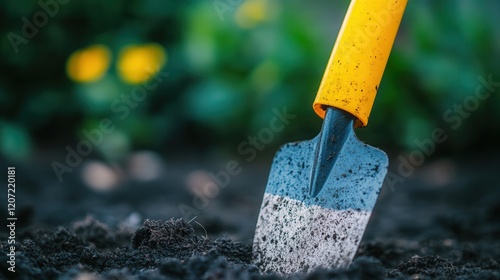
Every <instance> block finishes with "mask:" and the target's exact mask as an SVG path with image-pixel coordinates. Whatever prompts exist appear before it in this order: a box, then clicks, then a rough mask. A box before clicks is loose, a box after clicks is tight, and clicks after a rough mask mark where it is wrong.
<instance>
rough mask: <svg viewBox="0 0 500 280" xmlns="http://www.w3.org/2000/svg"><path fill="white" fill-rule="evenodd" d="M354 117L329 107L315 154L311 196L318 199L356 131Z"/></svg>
mask: <svg viewBox="0 0 500 280" xmlns="http://www.w3.org/2000/svg"><path fill="white" fill-rule="evenodd" d="M354 121H355V118H354V116H353V115H351V114H349V113H347V112H345V111H342V110H340V109H337V108H333V107H328V108H327V109H326V115H325V119H324V121H323V126H322V128H321V132H320V135H319V141H318V145H317V146H316V151H315V153H314V162H313V168H312V174H311V181H310V187H309V196H311V197H316V196H317V195H318V194H319V192H320V191H321V189H323V186H324V185H325V182H326V180H327V179H328V176H329V175H330V174H331V173H332V169H333V167H334V166H335V163H336V162H337V158H338V155H339V153H340V151H341V150H342V148H343V147H344V144H345V142H346V140H347V136H348V135H349V133H350V132H351V131H352V130H353V129H354Z"/></svg>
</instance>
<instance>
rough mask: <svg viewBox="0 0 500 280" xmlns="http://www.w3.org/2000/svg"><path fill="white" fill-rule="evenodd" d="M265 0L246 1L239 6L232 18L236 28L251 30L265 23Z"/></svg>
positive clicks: (266, 7) (266, 15)
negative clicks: (236, 25)
mask: <svg viewBox="0 0 500 280" xmlns="http://www.w3.org/2000/svg"><path fill="white" fill-rule="evenodd" d="M266 1H267V0H247V1H245V2H244V3H243V4H241V6H239V8H238V10H237V11H236V13H235V15H234V17H235V21H236V23H237V24H238V26H240V27H242V28H253V27H255V26H256V25H257V24H259V23H261V22H263V21H265V20H266V19H267V17H268V13H267V10H268V9H269V7H268V5H267V3H266Z"/></svg>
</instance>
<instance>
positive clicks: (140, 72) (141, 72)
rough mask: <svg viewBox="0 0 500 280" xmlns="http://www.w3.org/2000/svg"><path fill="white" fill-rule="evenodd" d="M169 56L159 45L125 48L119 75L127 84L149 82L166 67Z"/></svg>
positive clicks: (120, 62)
mask: <svg viewBox="0 0 500 280" xmlns="http://www.w3.org/2000/svg"><path fill="white" fill-rule="evenodd" d="M166 58H167V54H166V52H165V50H164V49H163V47H162V46H160V45H158V44H154V43H151V44H144V45H133V46H127V47H125V48H124V49H123V50H122V51H121V52H120V54H119V57H118V73H119V75H120V77H121V78H122V79H123V80H124V81H125V82H127V83H130V84H139V83H142V82H144V81H146V80H149V79H150V78H152V77H153V76H154V75H156V74H157V73H158V71H160V69H161V68H162V67H163V66H164V65H165V62H166Z"/></svg>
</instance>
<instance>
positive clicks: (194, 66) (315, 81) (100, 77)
mask: <svg viewBox="0 0 500 280" xmlns="http://www.w3.org/2000/svg"><path fill="white" fill-rule="evenodd" d="M40 3H42V4H40ZM348 4H349V1H347V0H342V1H326V0H317V1H312V2H311V1H296V0H289V1H271V0H242V1H229V0H216V1H160V0H144V1H127V2H126V3H125V2H123V1H117V0H108V1H97V0H88V1H69V0H65V1H63V0H60V1H57V0H52V1H50V0H47V1H45V2H44V1H40V2H37V1H14V0H7V1H2V2H1V3H0V15H1V16H0V22H1V23H0V30H1V34H2V41H1V45H0V55H1V60H0V64H1V67H0V73H1V75H0V155H1V157H2V158H3V161H4V163H5V164H7V162H8V163H18V164H25V165H24V166H30V164H33V165H36V166H41V167H40V170H41V171H39V173H40V174H43V175H40V176H42V177H43V176H45V177H46V178H47V181H41V182H42V183H40V182H39V181H37V179H25V180H28V181H27V182H26V184H27V185H29V184H31V185H35V186H38V187H40V188H43V187H46V186H48V183H46V182H49V181H50V182H53V181H56V179H58V175H57V173H58V172H60V174H63V175H61V176H62V178H63V180H66V179H68V180H66V181H65V184H70V183H71V184H73V183H75V184H76V183H77V182H79V180H80V178H83V180H84V183H85V184H87V185H90V186H93V187H94V188H96V189H106V188H108V187H109V186H114V185H116V184H118V183H117V182H122V179H120V178H124V177H127V176H132V177H133V178H136V179H138V180H143V181H148V180H151V179H155V178H158V177H159V176H167V175H165V174H167V173H168V172H170V173H168V174H173V173H175V170H178V169H183V168H184V170H188V172H187V174H188V175H186V176H184V177H182V178H181V179H179V184H184V185H187V186H188V187H189V186H194V187H192V188H196V185H197V184H198V185H200V184H202V183H197V182H205V181H206V180H209V179H207V174H206V173H203V172H201V173H200V172H198V171H197V170H199V169H200V170H206V171H211V170H212V171H217V170H221V169H223V168H224V163H225V162H227V161H228V160H230V159H235V160H236V161H238V162H240V163H244V162H245V161H247V159H248V157H249V156H248V154H246V155H245V154H242V153H241V152H239V151H238V147H239V146H240V145H242V143H243V142H249V138H248V137H251V136H258V133H259V132H260V131H261V130H262V129H264V128H266V127H269V121H270V120H271V119H272V118H273V116H274V115H275V113H274V112H273V109H277V110H279V111H282V110H283V109H284V108H285V107H286V110H287V112H288V113H290V114H294V115H296V118H294V119H293V120H291V121H290V123H289V124H288V125H287V126H286V128H285V129H284V130H283V131H282V132H279V133H275V134H274V135H273V137H272V141H270V142H269V143H267V144H266V145H265V147H264V148H263V149H262V151H260V150H259V151H258V156H257V157H256V158H257V160H256V161H252V162H251V163H250V166H251V167H249V168H250V169H251V170H253V169H256V170H257V171H255V172H254V173H255V174H259V176H258V178H260V179H255V180H256V181H254V182H253V183H254V184H258V185H259V188H260V189H259V190H263V188H264V186H265V181H266V177H267V172H268V169H269V166H270V163H271V158H272V155H273V154H274V152H275V151H276V149H277V148H278V147H279V146H280V145H282V144H283V143H286V142H291V141H297V140H304V139H310V138H313V137H314V136H315V135H316V134H317V133H318V132H319V129H320V126H321V119H320V118H318V117H317V116H316V115H315V114H314V112H313V110H312V101H313V99H314V97H315V94H316V91H317V89H318V86H319V83H320V80H321V78H322V75H323V71H324V68H325V65H326V63H327V60H328V58H329V55H330V52H331V49H332V47H333V44H334V42H335V38H336V35H337V33H338V31H339V28H340V25H341V23H342V20H343V17H344V15H345V12H346V10H347V6H348ZM499 10H500V2H499V1H495V0H488V1H482V2H481V3H480V4H479V3H477V1H473V0H461V1H444V2H436V1H430V0H429V1H425V0H421V1H410V2H409V4H408V6H407V9H406V13H405V15H404V17H403V22H402V24H401V27H400V31H399V34H398V36H397V40H396V42H395V45H394V48H393V51H392V53H391V57H390V59H389V63H388V66H387V69H386V72H385V74H384V77H383V80H382V83H381V86H380V89H379V93H378V96H377V99H376V102H375V105H374V108H373V111H372V115H371V118H370V124H369V126H368V127H366V128H363V129H359V130H358V132H357V133H358V136H359V137H360V138H361V139H362V140H363V141H365V142H367V143H369V144H371V145H373V146H378V147H380V148H382V149H384V150H385V151H387V152H388V153H389V154H390V156H391V157H397V156H398V155H399V154H407V153H410V152H411V151H414V150H416V149H419V146H418V145H417V144H416V141H415V140H423V139H428V138H430V137H431V136H432V131H433V130H434V129H436V128H441V129H443V130H444V131H445V133H446V135H447V136H449V137H448V139H447V140H446V142H445V143H443V144H440V145H437V147H436V150H435V152H434V153H432V154H431V155H430V156H428V157H427V158H426V160H428V159H430V160H433V159H436V158H441V157H454V156H465V155H471V154H476V153H480V154H484V153H485V152H487V153H490V152H491V151H498V150H499V148H498V143H499V141H500V129H499V128H500V110H499V109H498V106H499V105H500V96H499V92H500V85H499V84H498V83H499V82H500V64H499V63H498V62H499V61H500V31H499V28H498V27H499V26H500V17H498V11H499ZM488 81H489V84H488ZM478 87H479V88H480V91H481V92H482V93H484V94H486V93H488V92H489V93H490V96H489V97H488V98H486V100H484V101H483V100H479V99H477V98H476V97H474V96H475V94H476V92H477V89H478ZM456 106H459V107H456ZM459 108H462V109H460V110H462V111H460V110H459ZM463 108H465V109H463ZM464 110H465V111H464ZM89 135H90V136H89ZM101 136H102V137H101ZM82 141H87V142H82ZM88 141H90V142H92V141H95V142H96V143H98V144H96V145H91V146H90V147H88V146H85V145H84V144H81V143H88ZM92 143H93V142H92ZM79 144H80V146H79ZM78 149H80V152H79V153H80V156H81V160H82V162H84V163H86V164H83V165H81V164H80V163H78V164H76V163H75V162H77V161H78V160H77V159H75V158H72V159H71V160H73V163H75V164H74V165H75V166H76V167H75V166H70V164H68V155H69V154H71V153H72V152H71V150H72V151H77V150H78ZM81 151H84V152H83V154H85V155H82V152H81ZM87 154H88V155H87ZM493 154H494V153H490V155H493ZM213 161H215V162H221V164H220V165H217V164H212V162H213ZM89 162H90V163H89ZM54 163H58V164H61V165H57V164H56V165H54ZM203 164H205V167H200V166H199V165H203ZM62 165H64V166H65V167H63V166H62ZM179 166H185V167H179ZM186 166H187V167H186ZM75 168H76V169H78V170H79V171H78V172H73V171H74V169H75ZM80 168H83V169H80ZM252 168H253V169H252ZM30 170H31V169H30V168H25V172H27V173H30V172H31V173H30V174H32V175H33V174H35V173H36V172H35V171H33V170H35V169H32V170H31V171H30ZM55 170H59V171H55ZM165 170H167V171H165ZM245 170H249V169H248V168H247V169H245ZM197 172H198V173H197ZM37 174H38V173H37ZM81 174H83V175H82V177H80V175H81ZM134 174H135V175H134ZM249 174H250V173H245V174H244V176H243V177H242V178H247V179H245V180H247V181H246V182H247V183H248V184H250V183H251V182H252V180H254V178H255V177H253V176H250V175H249ZM252 174H253V173H252ZM20 176H21V175H20ZM33 176H34V177H36V176H38V175H33ZM134 176H135V177H134ZM172 176H173V175H172ZM245 176H247V177H245ZM30 177H31V175H30ZM29 180H32V181H29ZM169 180H170V179H169ZM238 180H240V181H244V180H243V179H238ZM68 182H69V183H68ZM172 182H175V180H174V181H172ZM54 184H55V183H54ZM172 184H173V183H172ZM60 199H61V200H67V201H77V195H71V196H70V195H69V194H68V196H61V197H60ZM181 201H183V200H181ZM186 201H190V198H189V196H186ZM251 203H253V204H258V201H257V202H255V201H252V202H251ZM253 204H252V205H253ZM89 207H90V206H89ZM172 207H173V209H175V208H176V207H177V205H173V206H172ZM175 211H176V210H175ZM52 214H54V213H52ZM67 215H71V213H67ZM52 217H53V216H52Z"/></svg>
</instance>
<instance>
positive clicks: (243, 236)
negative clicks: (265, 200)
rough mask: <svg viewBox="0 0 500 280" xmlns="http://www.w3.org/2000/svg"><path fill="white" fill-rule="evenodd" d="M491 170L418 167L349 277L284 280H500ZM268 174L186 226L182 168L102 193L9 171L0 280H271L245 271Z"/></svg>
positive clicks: (499, 223)
mask: <svg viewBox="0 0 500 280" xmlns="http://www.w3.org/2000/svg"><path fill="white" fill-rule="evenodd" d="M0 166H1V167H2V168H3V169H2V170H5V168H4V165H0ZM207 166H209V167H208V168H205V170H207V171H214V170H220V169H217V168H214V166H215V167H218V166H219V165H217V164H215V165H214V164H210V165H207ZM222 166H223V165H222ZM498 167H500V164H499V162H498V160H496V159H495V160H484V159H477V160H467V161H457V160H454V161H451V160H439V161H434V162H432V163H429V164H426V165H425V166H422V167H420V168H419V169H418V170H417V172H416V173H415V174H414V175H413V176H412V177H410V178H409V179H406V180H405V181H404V182H402V183H400V184H398V185H396V186H394V188H393V189H391V188H390V187H388V186H385V187H384V189H383V192H382V193H381V197H380V199H379V202H378V204H377V206H376V209H375V210H374V213H373V216H372V219H371V221H370V223H369V226H368V229H367V232H366V234H365V236H364V238H363V241H362V244H361V246H360V248H359V250H358V253H357V256H356V258H355V260H354V262H353V263H352V265H351V266H350V267H349V268H348V269H329V270H324V269H319V270H316V271H314V272H312V273H310V274H297V275H294V276H292V277H291V278H293V279H387V278H390V279H500V239H499V236H500V215H499V213H500V186H499V183H498V181H497V180H498V179H499V177H498V171H499V169H498ZM176 168H177V169H176ZM199 168H200V167H199V166H196V169H199ZM267 168H268V167H267V166H262V167H255V165H254V166H244V167H243V170H244V171H243V172H242V174H241V175H238V177H235V178H234V180H232V181H231V184H230V185H229V186H228V187H226V188H224V189H221V190H220V193H219V195H218V196H217V197H215V198H213V199H211V201H210V205H209V206H208V207H207V208H206V209H204V210H203V211H201V213H200V214H199V216H198V217H197V218H196V219H195V220H193V221H191V222H189V223H188V222H187V221H185V220H183V219H179V218H180V216H181V215H180V213H179V211H178V208H177V207H178V205H179V203H186V204H188V205H189V203H191V201H192V194H191V193H190V192H188V191H187V190H186V188H183V187H182V186H184V185H185V183H184V182H185V181H184V178H185V177H186V175H187V174H188V173H189V172H190V171H191V170H194V168H193V166H191V165H189V164H180V163H176V164H175V165H174V164H172V165H171V166H169V165H166V166H165V170H168V172H166V175H165V176H164V177H162V178H159V179H157V180H155V181H152V182H147V183H144V182H139V181H137V180H134V179H133V178H130V179H129V180H128V181H125V182H123V183H122V184H121V185H120V188H117V189H115V190H113V191H109V192H106V193H99V192H96V191H93V190H91V189H89V188H88V187H86V186H84V185H83V184H82V183H81V182H80V181H81V180H80V179H79V177H78V176H77V175H76V174H77V172H76V173H75V176H74V177H73V178H68V180H66V181H65V182H63V183H57V182H54V180H53V178H52V177H51V175H52V174H50V171H49V170H46V169H44V168H39V169H36V168H32V167H30V168H28V167H23V166H18V167H17V174H18V183H17V186H18V187H17V188H18V195H17V196H16V197H17V200H18V204H17V210H16V211H17V217H18V220H19V223H18V228H17V236H16V240H17V243H16V246H17V255H16V272H15V273H11V272H9V271H7V268H8V264H7V256H6V254H7V253H8V246H7V245H8V244H7V242H6V240H7V235H6V232H5V231H2V236H1V243H0V244H1V245H2V248H1V253H0V264H1V265H0V267H1V273H2V274H0V278H6V277H7V278H14V279H281V278H280V277H278V276H275V275H263V274H261V273H260V272H259V271H258V269H257V267H256V266H255V265H253V264H252V255H251V240H252V234H253V227H254V226H255V222H256V217H257V213H258V208H259V206H260V204H259V203H260V199H261V196H262V192H263V189H264V186H265V181H266V174H267V173H266V172H268V171H266V170H267ZM33 178H35V179H33ZM254 185H258V186H257V187H255V186H254ZM1 199H2V201H5V200H6V198H5V195H4V196H2V197H1ZM2 205H4V204H3V202H2ZM2 211H3V210H2ZM3 220H4V221H5V218H3ZM205 229H206V230H207V231H208V236H207V235H206V234H205V231H204V230H205ZM236 240H239V241H236Z"/></svg>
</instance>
